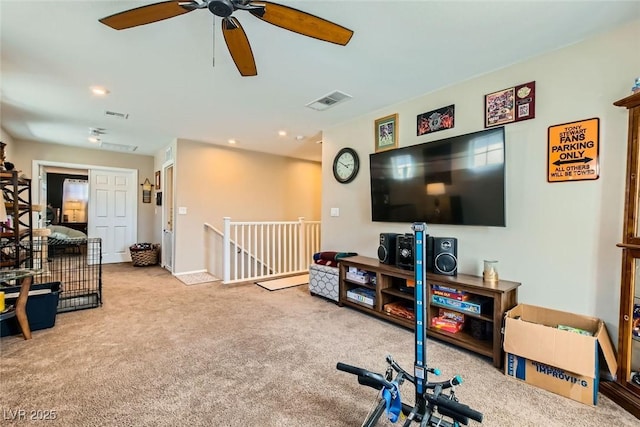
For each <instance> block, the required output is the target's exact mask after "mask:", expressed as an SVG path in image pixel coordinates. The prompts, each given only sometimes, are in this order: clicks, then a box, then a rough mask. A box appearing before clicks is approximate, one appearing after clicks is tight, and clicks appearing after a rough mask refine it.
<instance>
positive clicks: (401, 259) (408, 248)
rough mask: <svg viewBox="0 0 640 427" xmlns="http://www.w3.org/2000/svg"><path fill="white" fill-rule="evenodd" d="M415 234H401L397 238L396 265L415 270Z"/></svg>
mask: <svg viewBox="0 0 640 427" xmlns="http://www.w3.org/2000/svg"><path fill="white" fill-rule="evenodd" d="M413 241H414V239H413V234H409V233H407V234H401V235H399V236H398V237H397V238H396V267H398V268H404V269H406V270H413V264H414V262H415V257H414V250H415V249H414V245H413Z"/></svg>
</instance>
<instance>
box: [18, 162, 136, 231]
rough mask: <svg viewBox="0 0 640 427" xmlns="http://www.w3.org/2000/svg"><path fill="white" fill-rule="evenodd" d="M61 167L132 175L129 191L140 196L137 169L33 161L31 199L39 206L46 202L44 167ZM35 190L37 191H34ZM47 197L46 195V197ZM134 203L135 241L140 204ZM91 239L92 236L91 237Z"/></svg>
mask: <svg viewBox="0 0 640 427" xmlns="http://www.w3.org/2000/svg"><path fill="white" fill-rule="evenodd" d="M47 166H51V167H60V168H69V169H86V170H87V171H91V170H103V171H112V172H123V173H130V174H131V175H132V179H131V182H130V183H129V186H130V188H129V190H130V191H131V192H132V194H138V193H137V191H138V188H137V182H138V170H137V169H128V168H116V167H110V166H100V165H87V164H80V163H67V162H52V161H49V160H33V161H32V166H31V177H32V180H31V182H32V185H31V190H32V194H31V198H32V200H35V201H37V202H35V203H38V204H42V203H43V202H44V200H43V197H42V194H40V189H41V188H42V183H41V179H42V175H41V170H42V168H44V167H47ZM35 180H37V182H38V185H34V184H35V183H34V181H35ZM34 190H35V191H34ZM89 190H91V183H89ZM45 197H46V195H45ZM135 200H137V198H136V199H135ZM135 200H134V203H133V218H131V224H130V225H131V229H132V230H133V238H134V240H135V241H137V240H138V203H135ZM89 205H91V198H89ZM88 222H91V217H90V216H89V218H88ZM89 229H90V228H89V226H87V230H89ZM89 237H91V236H89Z"/></svg>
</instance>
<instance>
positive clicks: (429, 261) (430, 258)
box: [426, 234, 433, 272]
mask: <svg viewBox="0 0 640 427" xmlns="http://www.w3.org/2000/svg"><path fill="white" fill-rule="evenodd" d="M426 241H427V249H426V251H427V271H431V272H433V236H429V235H428V234H427V239H426Z"/></svg>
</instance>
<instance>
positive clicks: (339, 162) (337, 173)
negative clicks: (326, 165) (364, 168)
mask: <svg viewBox="0 0 640 427" xmlns="http://www.w3.org/2000/svg"><path fill="white" fill-rule="evenodd" d="M358 169H360V159H359V158H358V153H356V151H355V150H354V149H353V148H343V149H341V150H340V151H338V154H336V157H335V159H334V160H333V176H334V177H335V178H336V181H338V182H339V183H341V184H346V183H348V182H351V181H353V179H354V178H355V177H356V175H358Z"/></svg>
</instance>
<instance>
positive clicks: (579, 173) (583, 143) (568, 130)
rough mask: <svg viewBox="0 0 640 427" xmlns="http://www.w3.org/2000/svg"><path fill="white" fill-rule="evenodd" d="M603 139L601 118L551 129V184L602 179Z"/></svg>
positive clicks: (549, 140) (549, 157) (549, 156)
mask: <svg viewBox="0 0 640 427" xmlns="http://www.w3.org/2000/svg"><path fill="white" fill-rule="evenodd" d="M599 136H600V120H599V119H597V118H593V119H588V120H581V121H579V122H571V123H564V124H561V125H555V126H549V134H548V149H549V150H548V153H547V158H548V160H549V161H548V164H547V180H548V181H549V182H561V181H581V180H585V179H598V176H599V174H600V166H599V159H598V153H599V147H600V145H599Z"/></svg>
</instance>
